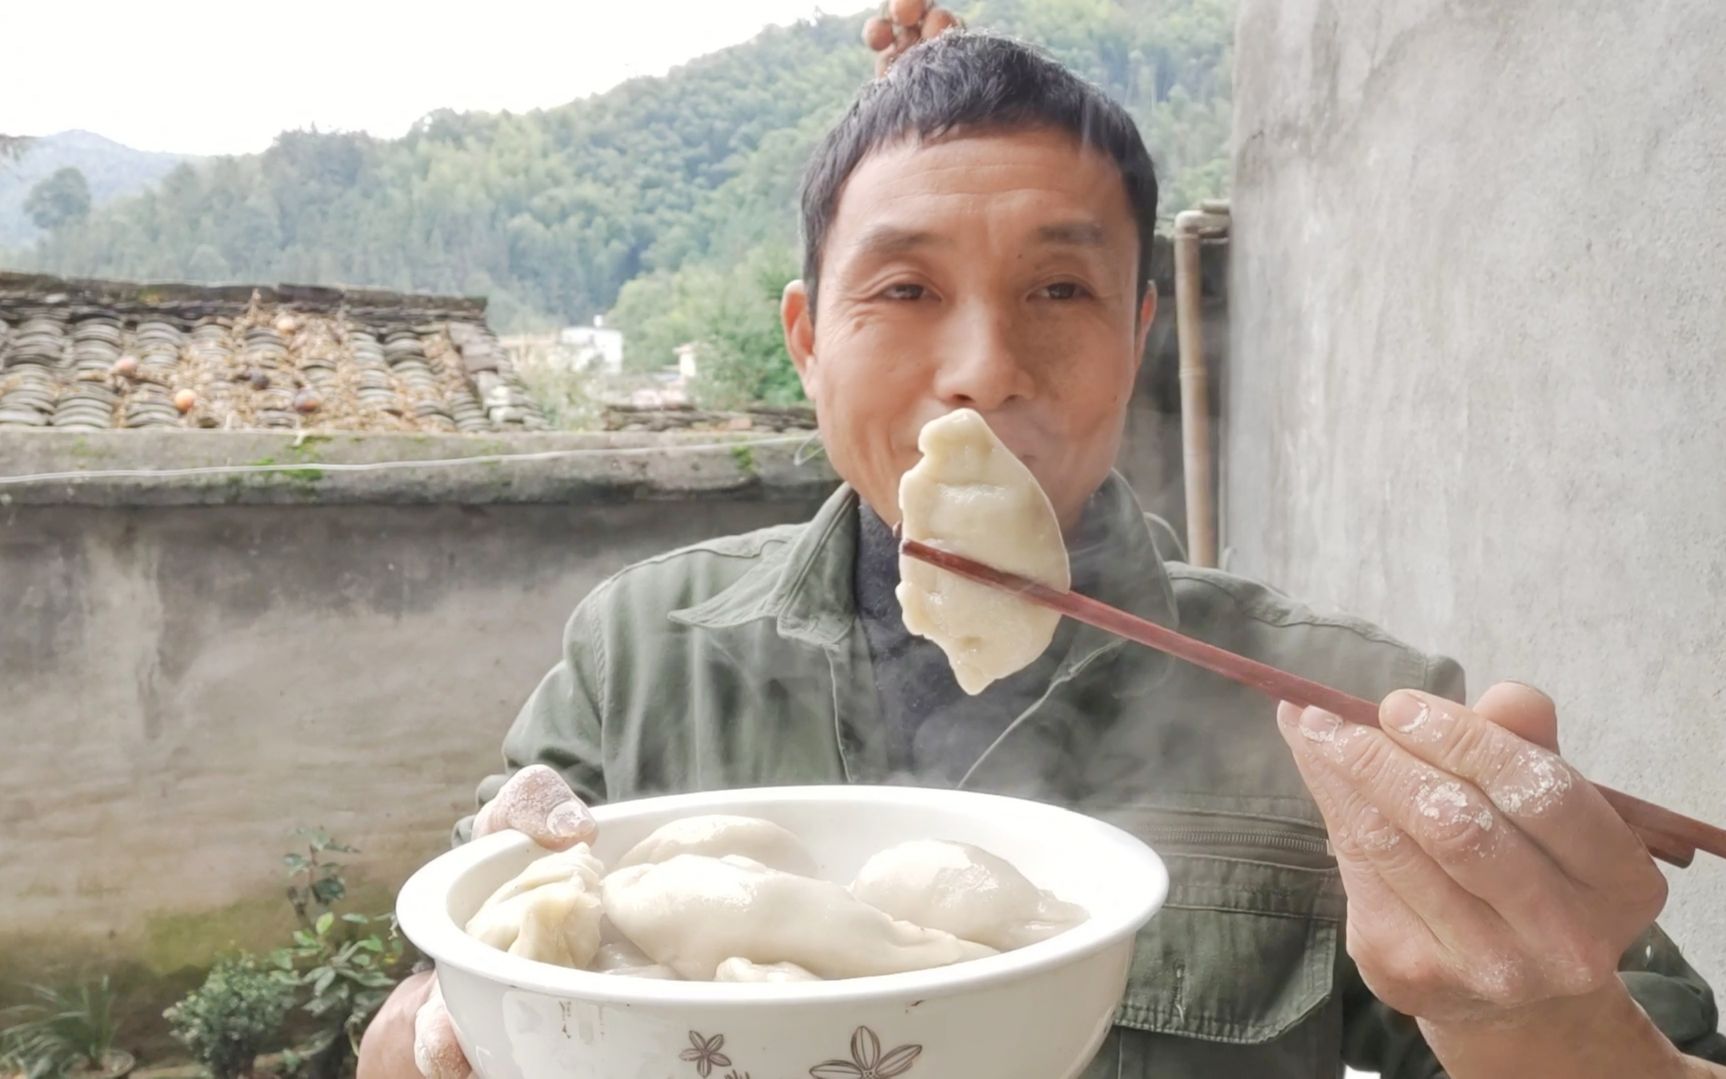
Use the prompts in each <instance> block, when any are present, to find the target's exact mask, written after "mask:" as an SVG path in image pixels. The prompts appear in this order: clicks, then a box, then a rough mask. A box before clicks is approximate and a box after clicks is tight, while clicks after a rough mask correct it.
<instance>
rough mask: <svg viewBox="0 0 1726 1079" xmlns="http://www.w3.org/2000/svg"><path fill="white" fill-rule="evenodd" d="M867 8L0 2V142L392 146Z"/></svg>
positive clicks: (657, 3) (851, 2)
mask: <svg viewBox="0 0 1726 1079" xmlns="http://www.w3.org/2000/svg"><path fill="white" fill-rule="evenodd" d="M870 6H872V0H820V2H819V3H817V0H561V2H559V0H538V2H531V0H468V2H464V3H451V2H447V0H426V2H422V3H402V2H398V0H391V2H387V3H386V2H381V0H347V2H346V3H336V2H330V0H294V2H290V3H262V4H259V3H236V2H233V0H226V2H221V3H217V2H214V0H157V2H149V3H140V2H138V0H123V2H117V0H89V2H86V3H83V4H77V5H71V6H68V5H67V4H64V3H52V2H47V0H7V2H0V8H3V9H4V14H3V15H0V41H3V43H4V46H3V50H0V51H3V53H4V56H3V58H0V133H4V134H9V135H48V134H53V133H54V132H57V131H65V130H67V129H69V128H82V129H84V130H87V131H94V132H96V133H98V134H101V135H106V136H107V137H109V138H111V139H115V140H117V141H119V142H123V143H126V144H127V145H129V146H134V147H137V148H139V149H143V150H170V151H176V152H179V153H193V154H222V153H247V152H252V151H257V150H262V149H264V148H265V147H267V146H269V144H270V140H271V139H272V138H274V137H275V135H276V133H277V132H279V131H282V130H285V129H289V128H304V127H311V126H312V125H314V124H315V125H316V126H317V127H318V128H319V129H320V130H348V131H353V130H359V131H369V132H371V133H373V134H375V135H381V136H396V135H400V134H402V133H403V132H405V131H406V130H407V129H408V126H409V125H410V124H412V123H413V122H414V121H415V120H417V119H418V118H420V117H421V116H424V115H425V114H426V113H428V112H431V111H432V110H434V109H439V108H452V109H458V110H473V109H481V110H488V111H490V110H498V109H511V110H515V111H522V110H526V109H532V108H540V107H545V106H551V105H560V104H563V103H564V102H567V101H571V100H574V99H575V98H578V97H585V96H586V95H588V94H592V93H595V92H597V91H600V90H605V89H608V88H609V87H612V86H615V85H616V84H618V83H619V82H622V81H623V80H624V79H627V78H630V77H632V76H635V75H658V74H662V73H664V72H665V71H666V70H668V69H669V68H671V67H673V66H675V65H677V64H680V63H682V62H683V61H685V60H689V59H692V58H694V57H696V56H700V55H702V54H703V53H708V52H712V51H714V50H716V49H720V48H723V47H725V46H727V45H731V44H735V43H737V42H740V41H744V40H746V39H748V38H750V37H752V36H754V35H755V34H756V33H757V32H758V31H759V30H760V29H761V28H762V27H764V26H767V25H769V24H772V23H781V24H783V23H789V22H792V21H794V20H796V19H798V18H802V17H806V16H809V15H812V14H814V13H815V12H816V10H817V9H818V8H819V9H820V10H824V11H828V12H833V13H840V14H848V13H852V12H857V11H861V10H863V9H864V8H866V7H870Z"/></svg>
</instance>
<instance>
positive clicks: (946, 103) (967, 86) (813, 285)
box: [801, 31, 1157, 317]
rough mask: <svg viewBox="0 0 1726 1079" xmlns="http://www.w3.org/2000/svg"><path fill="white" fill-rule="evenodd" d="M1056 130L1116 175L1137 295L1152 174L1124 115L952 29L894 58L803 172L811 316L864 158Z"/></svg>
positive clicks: (1076, 82) (1145, 262)
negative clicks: (948, 141) (897, 147)
mask: <svg viewBox="0 0 1726 1079" xmlns="http://www.w3.org/2000/svg"><path fill="white" fill-rule="evenodd" d="M1038 128H1041V129H1055V130H1060V131H1065V132H1067V133H1069V134H1071V135H1072V136H1074V137H1075V138H1077V139H1078V140H1079V142H1080V144H1081V145H1083V146H1089V147H1094V148H1096V149H1097V150H1099V151H1101V152H1102V153H1103V154H1105V155H1107V156H1108V158H1109V159H1110V160H1111V161H1113V162H1114V163H1115V167H1116V168H1118V169H1119V170H1120V172H1121V179H1122V181H1123V182H1124V183H1125V184H1126V188H1127V199H1128V201H1129V202H1130V203H1131V204H1132V207H1133V215H1134V216H1135V217H1136V218H1137V219H1138V228H1139V280H1138V294H1139V297H1140V298H1141V299H1142V298H1143V297H1144V293H1145V289H1146V287H1148V285H1149V284H1150V278H1151V241H1152V237H1153V235H1154V233H1155V230H1156V221H1157V175H1156V170H1155V168H1154V167H1153V166H1152V164H1151V155H1150V154H1149V153H1147V152H1146V151H1145V143H1144V140H1143V139H1141V138H1140V137H1139V129H1138V128H1137V127H1136V126H1135V125H1134V124H1133V120H1132V117H1130V116H1128V115H1127V111H1126V110H1125V109H1123V108H1121V106H1119V105H1117V104H1116V103H1115V102H1113V101H1110V100H1109V99H1108V97H1107V96H1105V95H1104V94H1103V92H1102V91H1101V90H1099V89H1097V87H1095V86H1093V85H1091V84H1090V83H1089V82H1086V81H1085V80H1084V79H1082V78H1080V77H1079V76H1077V75H1075V74H1073V73H1072V72H1071V71H1068V70H1067V69H1066V68H1064V67H1062V66H1061V65H1060V64H1059V63H1057V62H1056V61H1055V60H1053V59H1051V58H1050V57H1048V56H1046V55H1044V54H1043V53H1041V52H1039V51H1038V50H1036V49H1034V48H1032V47H1031V46H1029V45H1026V44H1024V43H1022V42H1018V41H1014V40H1011V39H1009V38H1004V37H998V36H995V35H991V34H980V33H964V32H958V31H950V32H948V33H946V34H943V35H941V36H940V37H938V38H936V39H935V40H934V41H930V42H926V43H924V44H922V45H918V46H917V47H916V48H914V49H911V50H910V51H909V52H907V53H905V54H904V55H903V56H901V57H900V58H899V60H898V62H897V63H895V64H894V65H893V67H892V68H891V69H890V70H889V71H888V73H887V75H886V76H884V77H882V78H879V79H876V80H875V81H874V82H872V83H870V84H869V85H868V86H866V87H864V89H863V91H862V92H861V93H859V94H858V95H857V100H856V101H855V102H853V103H852V105H851V108H850V110H849V111H848V112H846V114H845V116H844V117H843V118H842V119H841V120H840V121H839V122H838V123H837V124H836V125H834V127H833V129H832V130H831V131H829V132H828V133H827V136H826V138H824V139H822V140H821V145H820V146H818V147H817V148H816V150H815V155H814V157H812V158H811V159H810V161H809V167H808V169H807V170H806V171H805V173H804V175H803V190H802V194H801V199H802V204H803V283H804V284H805V285H806V286H807V287H808V290H809V312H810V316H811V317H813V316H814V313H815V299H816V289H817V281H818V279H819V277H820V274H821V256H822V254H823V253H824V251H825V249H826V245H827V233H828V231H829V230H830V229H831V228H832V227H833V215H834V213H835V211H837V210H838V207H839V194H840V192H841V191H842V190H844V187H845V181H846V180H848V179H850V177H851V174H852V173H853V172H854V171H856V169H857V166H858V165H859V164H861V163H862V161H863V159H864V158H866V157H868V156H869V155H870V154H871V153H874V152H875V151H876V150H879V149H880V148H881V147H883V146H886V145H888V144H891V143H894V142H897V141H899V140H901V139H906V138H912V139H916V140H918V141H923V142H929V141H935V140H938V139H941V138H944V137H948V136H954V137H963V136H965V135H972V134H990V133H996V132H1001V131H1013V130H1029V129H1038Z"/></svg>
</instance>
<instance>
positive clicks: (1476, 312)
mask: <svg viewBox="0 0 1726 1079" xmlns="http://www.w3.org/2000/svg"><path fill="white" fill-rule="evenodd" d="M1722 56H1726V18H1722V17H1721V8H1720V4H1719V2H1718V0H1668V2H1665V3H1660V4H1647V3H1641V2H1638V0H1587V2H1582V3H1577V2H1574V0H1531V2H1527V3H1518V4H1498V3H1484V2H1478V0H1462V2H1458V0H1242V6H1241V13H1240V23H1239V37H1238V41H1237V49H1236V67H1237V74H1236V93H1235V108H1236V113H1235V126H1236V132H1235V137H1236V146H1237V149H1236V158H1235V165H1236V176H1235V189H1234V207H1233V211H1234V243H1233V248H1234V268H1233V280H1232V284H1231V290H1230V291H1231V298H1232V305H1233V312H1232V314H1233V342H1234V355H1233V359H1232V367H1231V371H1230V376H1229V385H1228V388H1227V394H1226V404H1225V410H1224V411H1225V422H1226V426H1227V430H1226V432H1225V435H1224V437H1225V441H1226V446H1227V461H1226V481H1225V482H1226V494H1225V515H1226V521H1225V528H1226V536H1225V543H1226V545H1227V547H1228V549H1229V556H1230V562H1229V565H1230V568H1232V569H1234V570H1236V571H1238V572H1244V573H1247V574H1251V575H1254V576H1259V577H1263V578H1266V579H1269V580H1271V581H1273V582H1275V583H1277V584H1279V585H1281V586H1283V587H1285V588H1287V589H1288V590H1290V591H1293V592H1295V593H1297V594H1300V595H1302V596H1303V597H1306V598H1309V599H1311V600H1313V601H1316V602H1317V603H1319V604H1321V605H1325V606H1332V607H1340V608H1346V609H1349V610H1352V611H1355V612H1358V613H1361V614H1364V615H1366V616H1368V617H1371V618H1374V619H1377V620H1379V621H1381V622H1382V623H1383V624H1385V625H1386V626H1388V627H1389V628H1390V629H1391V630H1392V631H1394V632H1396V633H1398V634H1400V635H1402V636H1404V637H1406V638H1408V639H1411V640H1412V641H1414V642H1416V643H1418V644H1421V645H1423V646H1427V647H1431V648H1435V649H1439V650H1443V651H1447V652H1450V653H1452V654H1454V655H1456V656H1458V657H1459V658H1460V659H1462V660H1463V661H1464V662H1465V663H1466V665H1467V667H1468V669H1469V672H1470V680H1471V683H1472V684H1473V685H1474V686H1475V687H1476V688H1477V689H1478V688H1480V687H1484V686H1485V685H1487V684H1488V683H1490V682H1492V681H1494V680H1496V679H1499V678H1504V677H1516V678H1519V679H1523V680H1526V681H1530V682H1533V683H1536V684H1538V685H1541V686H1543V687H1544V688H1546V689H1547V690H1549V691H1550V692H1551V693H1552V694H1553V695H1554V696H1555V697H1556V698H1557V700H1558V702H1559V705H1560V709H1561V713H1560V714H1561V717H1562V718H1563V732H1564V742H1565V747H1566V750H1567V752H1568V754H1569V755H1570V756H1571V757H1572V758H1573V759H1574V760H1576V761H1577V762H1579V763H1580V764H1581V765H1582V767H1583V768H1584V769H1585V770H1586V771H1587V772H1588V773H1590V774H1591V775H1594V776H1597V777H1599V778H1600V779H1601V780H1602V781H1605V782H1609V783H1612V784H1614V785H1616V786H1619V787H1621V788H1624V789H1628V790H1630V791H1634V792H1638V793H1641V794H1644V795H1646V796H1649V797H1653V798H1656V799H1659V800H1661V801H1663V802H1666V803H1667V804H1670V805H1672V806H1673V807H1674V808H1677V809H1680V810H1684V811H1688V812H1690V813H1693V814H1697V815H1701V816H1705V817H1709V818H1712V819H1714V820H1716V821H1720V820H1726V780H1723V779H1722V774H1721V762H1722V761H1723V760H1726V720H1723V718H1722V710H1723V706H1726V602H1723V601H1726V542H1722V537H1726V212H1723V211H1722V202H1723V199H1726V187H1723V186H1722V177H1723V176H1726V65H1723V64H1722V63H1721V62H1720V58H1721V57H1722ZM1664 920H1665V922H1666V924H1667V925H1668V926H1669V928H1671V929H1672V930H1673V931H1674V932H1675V933H1676V935H1678V936H1679V938H1680V939H1681V941H1682V942H1683V943H1684V944H1685V945H1686V947H1687V950H1688V951H1689V952H1690V954H1691V955H1692V957H1693V958H1694V959H1695V960H1696V961H1697V963H1698V965H1699V966H1700V967H1702V968H1703V970H1704V972H1705V973H1707V974H1709V975H1710V976H1711V977H1712V978H1713V980H1714V982H1715V984H1716V985H1722V984H1726V865H1722V864H1721V863H1719V862H1718V861H1714V860H1710V859H1707V858H1704V859H1703V860H1702V862H1699V863H1698V865H1697V866H1696V867H1694V868H1692V869H1691V870H1688V871H1686V872H1684V873H1680V874H1677V875H1676V876H1675V879H1674V889H1673V898H1672V902H1671V905H1670V907H1669V908H1668V913H1667V915H1666V917H1665V919H1664Z"/></svg>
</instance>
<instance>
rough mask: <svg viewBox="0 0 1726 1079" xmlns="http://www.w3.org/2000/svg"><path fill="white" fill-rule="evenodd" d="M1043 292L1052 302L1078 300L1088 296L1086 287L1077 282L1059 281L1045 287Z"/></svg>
mask: <svg viewBox="0 0 1726 1079" xmlns="http://www.w3.org/2000/svg"><path fill="white" fill-rule="evenodd" d="M1042 292H1043V295H1045V296H1047V297H1048V298H1049V299H1051V300H1077V299H1080V298H1081V297H1084V296H1086V295H1088V293H1086V291H1085V286H1083V285H1081V284H1079V283H1078V282H1077V281H1057V282H1055V283H1054V284H1052V285H1044V286H1043V288H1042Z"/></svg>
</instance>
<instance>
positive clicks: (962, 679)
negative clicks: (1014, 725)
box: [898, 409, 1072, 693]
mask: <svg viewBox="0 0 1726 1079" xmlns="http://www.w3.org/2000/svg"><path fill="white" fill-rule="evenodd" d="M917 448H918V449H920V450H922V451H923V459H922V460H921V461H919V462H918V463H917V465H916V466H915V467H914V468H912V469H911V470H910V471H909V472H906V473H905V475H904V476H903V477H902V478H901V479H900V481H899V512H900V515H901V518H902V520H903V534H904V536H905V538H907V539H914V540H920V541H922V542H924V543H927V544H929V545H930V546H931V547H939V548H941V549H943V550H949V551H953V552H955V553H957V554H962V555H965V556H966V557H968V558H974V559H976V560H977V561H979V562H985V563H987V564H989V565H991V566H994V567H995V568H997V569H1002V570H1006V571H1008V572H1010V573H1017V574H1019V575H1020V576H1023V577H1029V578H1031V579H1032V580H1035V581H1039V582H1041V583H1043V584H1046V585H1049V586H1050V587H1052V588H1061V589H1065V588H1067V587H1069V586H1070V585H1071V584H1072V571H1071V568H1070V567H1069V565H1068V562H1067V548H1066V544H1065V543H1064V542H1063V540H1062V539H1061V523H1060V521H1059V519H1057V518H1056V516H1055V508H1054V507H1053V506H1052V505H1050V503H1049V497H1048V495H1046V494H1044V493H1043V489H1042V487H1040V486H1038V484H1037V478H1036V477H1035V476H1033V475H1032V474H1031V470H1030V469H1028V468H1026V467H1025V465H1024V463H1023V462H1021V461H1020V460H1019V459H1018V458H1017V457H1014V456H1013V453H1012V451H1011V450H1009V449H1007V447H1006V446H1005V445H1004V444H1003V443H1002V442H1001V440H1000V439H998V438H996V437H995V432H993V431H991V430H990V429H989V425H988V424H987V423H986V422H984V420H983V417H982V416H980V415H978V414H977V413H976V412H974V411H972V410H971V409H960V410H958V411H957V412H951V413H948V414H947V415H945V416H943V417H941V418H940V419H938V420H933V421H931V422H930V423H927V424H925V425H924V426H923V430H922V432H921V433H919V434H918V436H917ZM899 576H900V583H899V587H898V596H899V605H900V606H901V607H902V608H903V609H904V619H905V628H906V629H908V630H910V631H911V632H912V633H915V634H917V635H918V636H920V637H927V638H928V639H929V640H931V641H934V642H935V643H936V644H938V645H940V646H941V650H942V651H943V652H945V653H946V654H947V662H948V663H950V664H951V665H952V668H953V676H954V678H956V679H957V680H958V682H959V685H960V687H961V688H962V689H964V690H965V692H967V693H981V692H982V691H983V689H984V688H985V687H987V686H988V685H989V683H991V682H993V681H995V680H996V679H998V678H1005V677H1006V676H1007V675H1010V674H1012V673H1014V672H1015V671H1019V670H1022V669H1024V668H1025V667H1027V666H1029V665H1030V664H1031V663H1032V662H1033V661H1034V660H1035V659H1036V658H1037V657H1038V656H1040V655H1042V654H1043V652H1044V651H1045V650H1046V649H1047V648H1048V647H1049V642H1050V641H1052V640H1054V637H1055V629H1056V627H1057V626H1058V625H1059V624H1060V621H1061V616H1060V615H1059V614H1056V613H1055V612H1054V611H1050V610H1047V609H1045V608H1042V607H1038V606H1036V605H1035V604H1031V603H1027V602H1025V601H1024V600H1021V599H1017V598H1015V597H1014V596H1012V595H1010V594H1009V593H1006V592H1002V591H1000V590H998V589H994V588H989V587H987V586H985V585H980V584H976V583H974V582H972V581H967V580H963V579H961V578H959V577H956V576H954V575H953V574H951V573H948V572H947V571H945V570H940V569H936V568H935V567H934V566H931V565H928V564H927V563H924V562H919V561H917V560H916V559H914V558H903V557H902V558H900V559H899Z"/></svg>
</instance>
